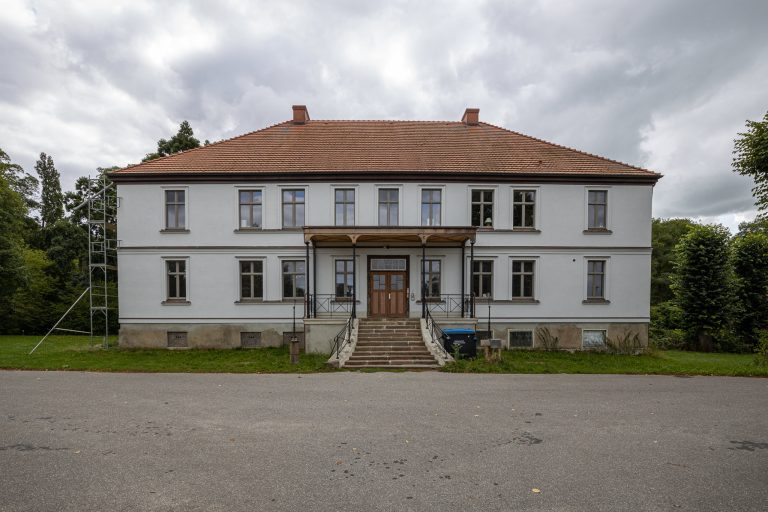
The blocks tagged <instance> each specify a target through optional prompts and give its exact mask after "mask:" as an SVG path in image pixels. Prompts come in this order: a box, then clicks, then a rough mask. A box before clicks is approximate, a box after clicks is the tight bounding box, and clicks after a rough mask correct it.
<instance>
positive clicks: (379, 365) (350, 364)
mask: <svg viewBox="0 0 768 512" xmlns="http://www.w3.org/2000/svg"><path fill="white" fill-rule="evenodd" d="M344 368H402V369H411V368H412V369H420V368H423V369H437V368H440V365H439V364H437V363H433V364H424V363H418V362H390V363H389V364H386V363H379V362H376V363H366V362H347V363H346V364H345V365H344Z"/></svg>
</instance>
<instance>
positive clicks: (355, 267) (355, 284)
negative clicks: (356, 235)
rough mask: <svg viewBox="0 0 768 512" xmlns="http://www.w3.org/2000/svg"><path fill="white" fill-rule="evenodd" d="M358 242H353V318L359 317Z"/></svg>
mask: <svg viewBox="0 0 768 512" xmlns="http://www.w3.org/2000/svg"><path fill="white" fill-rule="evenodd" d="M356 246H357V244H352V318H357V254H356V250H355V249H356Z"/></svg>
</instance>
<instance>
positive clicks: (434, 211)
mask: <svg viewBox="0 0 768 512" xmlns="http://www.w3.org/2000/svg"><path fill="white" fill-rule="evenodd" d="M442 196H443V191H442V190H440V189H439V188H438V189H423V190H422V191H421V225H422V226H439V225H440V214H441V211H440V210H441V209H442V199H443V197H442Z"/></svg>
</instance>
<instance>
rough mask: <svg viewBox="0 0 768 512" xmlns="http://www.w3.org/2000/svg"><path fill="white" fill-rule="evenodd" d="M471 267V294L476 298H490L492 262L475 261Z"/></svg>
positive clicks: (491, 291)
mask: <svg viewBox="0 0 768 512" xmlns="http://www.w3.org/2000/svg"><path fill="white" fill-rule="evenodd" d="M472 265H473V266H472V286H471V290H472V293H473V294H474V295H475V297H478V298H485V299H490V298H492V297H493V261H485V260H475V261H474V262H473V263H472Z"/></svg>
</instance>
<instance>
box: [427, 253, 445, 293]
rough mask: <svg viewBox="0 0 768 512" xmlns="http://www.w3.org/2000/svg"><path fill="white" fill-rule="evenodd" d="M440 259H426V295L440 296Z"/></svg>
mask: <svg viewBox="0 0 768 512" xmlns="http://www.w3.org/2000/svg"><path fill="white" fill-rule="evenodd" d="M440 263H441V262H440V260H424V287H425V289H424V296H425V297H426V298H428V299H437V298H440Z"/></svg>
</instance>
